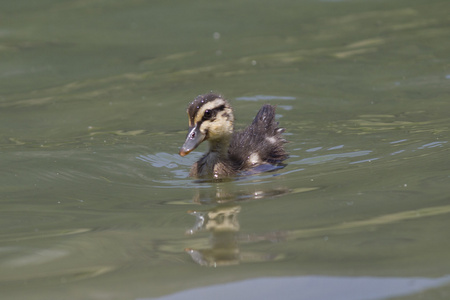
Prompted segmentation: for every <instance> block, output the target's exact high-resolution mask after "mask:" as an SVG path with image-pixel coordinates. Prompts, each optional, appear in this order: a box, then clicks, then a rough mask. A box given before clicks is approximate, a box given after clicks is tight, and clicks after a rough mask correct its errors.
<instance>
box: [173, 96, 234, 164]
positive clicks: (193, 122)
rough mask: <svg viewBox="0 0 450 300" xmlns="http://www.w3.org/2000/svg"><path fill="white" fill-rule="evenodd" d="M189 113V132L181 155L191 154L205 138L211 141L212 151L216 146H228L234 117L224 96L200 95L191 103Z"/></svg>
mask: <svg viewBox="0 0 450 300" xmlns="http://www.w3.org/2000/svg"><path fill="white" fill-rule="evenodd" d="M187 113H188V117H189V132H188V134H187V137H186V141H185V142H184V144H183V146H182V147H181V149H180V155H181V156H185V155H187V154H189V153H190V152H191V151H192V150H194V149H195V148H197V146H198V145H200V143H201V142H203V141H205V140H208V141H209V142H210V145H211V148H212V149H211V151H215V150H216V149H214V148H215V147H221V146H223V145H225V146H228V144H229V141H230V138H231V135H232V134H233V121H234V117H233V111H232V109H231V106H230V104H229V103H228V102H227V101H226V100H225V99H223V98H222V96H220V95H216V94H206V95H200V96H198V97H197V98H195V100H194V101H192V103H190V104H189V107H188V109H187ZM225 150H226V149H225Z"/></svg>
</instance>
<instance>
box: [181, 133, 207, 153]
mask: <svg viewBox="0 0 450 300" xmlns="http://www.w3.org/2000/svg"><path fill="white" fill-rule="evenodd" d="M204 140H205V135H204V134H203V133H201V132H200V129H199V128H198V126H194V127H189V133H188V135H187V137H186V141H185V142H184V144H183V146H182V147H181V149H180V155H181V156H185V155H188V154H189V153H191V151H192V150H194V149H195V148H197V146H198V145H200V143H201V142H203V141H204Z"/></svg>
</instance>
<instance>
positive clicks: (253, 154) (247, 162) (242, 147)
mask: <svg viewBox="0 0 450 300" xmlns="http://www.w3.org/2000/svg"><path fill="white" fill-rule="evenodd" d="M283 132H284V128H279V127H278V122H276V121H275V107H274V106H272V105H269V104H266V105H264V106H263V107H262V108H261V109H260V110H259V112H258V113H257V114H256V117H255V119H254V120H253V122H252V124H250V126H248V127H247V128H246V129H244V130H243V131H240V132H236V133H235V134H233V138H232V140H231V144H230V149H229V157H230V159H231V160H232V161H234V162H240V168H239V169H240V170H247V169H250V168H252V167H255V166H258V165H262V164H274V165H276V164H280V163H281V162H283V160H285V159H287V158H288V154H287V152H286V151H285V150H284V144H285V143H286V140H285V139H284V138H283V136H282V133H283Z"/></svg>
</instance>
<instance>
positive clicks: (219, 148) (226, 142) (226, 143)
mask: <svg viewBox="0 0 450 300" xmlns="http://www.w3.org/2000/svg"><path fill="white" fill-rule="evenodd" d="M230 140H231V135H230V136H227V137H224V138H221V139H217V140H208V142H209V152H210V153H211V154H214V156H217V158H218V159H226V158H228V148H229V147H230Z"/></svg>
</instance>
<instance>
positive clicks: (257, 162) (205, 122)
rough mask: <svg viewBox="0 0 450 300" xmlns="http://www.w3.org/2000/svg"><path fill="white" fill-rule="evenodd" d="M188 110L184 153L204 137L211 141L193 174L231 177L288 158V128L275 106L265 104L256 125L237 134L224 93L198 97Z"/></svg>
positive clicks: (256, 118)
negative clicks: (280, 123)
mask: <svg viewBox="0 0 450 300" xmlns="http://www.w3.org/2000/svg"><path fill="white" fill-rule="evenodd" d="M187 113H188V116H189V132H188V135H187V137H186V141H185V142H184V145H183V146H182V147H181V149H180V155H181V156H185V155H187V154H189V153H190V152H191V151H192V150H194V149H195V148H196V147H197V146H198V145H199V144H200V143H201V142H203V141H204V140H208V142H209V151H208V152H207V153H205V154H204V155H203V156H202V158H200V160H199V161H197V162H196V163H195V164H194V165H193V166H192V168H191V171H190V174H189V175H190V176H192V177H209V176H213V177H214V178H222V177H229V176H233V175H236V174H238V173H240V172H244V171H249V170H251V169H253V168H255V167H257V166H263V165H274V166H276V165H279V164H281V163H282V161H283V160H285V159H287V158H288V154H287V152H286V151H285V150H284V147H283V145H284V144H285V143H286V140H285V139H283V137H282V133H283V132H284V128H279V127H278V122H276V121H275V107H274V106H272V105H268V104H266V105H264V106H263V107H262V108H261V109H260V110H259V112H258V113H257V114H256V117H255V119H254V120H253V122H252V124H250V125H249V126H248V127H247V128H246V129H244V130H243V131H239V132H236V133H234V132H233V122H234V116H233V110H232V108H231V106H230V104H229V103H228V102H227V101H226V100H225V99H223V98H222V97H221V96H220V95H216V94H206V95H200V96H198V97H197V98H196V99H195V100H194V101H193V102H192V103H191V104H190V105H189V107H188V109H187Z"/></svg>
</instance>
